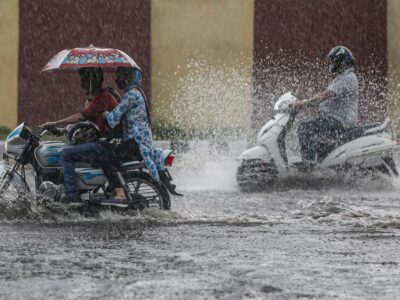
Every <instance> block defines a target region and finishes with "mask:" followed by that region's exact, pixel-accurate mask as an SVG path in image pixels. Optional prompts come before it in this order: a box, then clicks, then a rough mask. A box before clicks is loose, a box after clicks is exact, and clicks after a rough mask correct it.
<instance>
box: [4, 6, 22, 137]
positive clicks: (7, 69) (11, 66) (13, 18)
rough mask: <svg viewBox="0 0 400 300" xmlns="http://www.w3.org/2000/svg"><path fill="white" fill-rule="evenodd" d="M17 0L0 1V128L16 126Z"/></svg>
mask: <svg viewBox="0 0 400 300" xmlns="http://www.w3.org/2000/svg"><path fill="white" fill-rule="evenodd" d="M18 22H19V9H18V0H6V1H4V0H3V1H0V66H1V72H0V91H1V92H0V126H7V127H9V128H10V129H12V128H13V127H15V125H16V124H17V86H18V74H17V71H18V42H19V40H18V27H19V26H18V25H19V24H18Z"/></svg>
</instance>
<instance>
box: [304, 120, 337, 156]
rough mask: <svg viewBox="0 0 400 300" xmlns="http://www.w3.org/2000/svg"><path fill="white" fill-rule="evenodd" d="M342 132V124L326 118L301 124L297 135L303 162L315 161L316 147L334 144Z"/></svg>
mask: <svg viewBox="0 0 400 300" xmlns="http://www.w3.org/2000/svg"><path fill="white" fill-rule="evenodd" d="M343 130H344V128H343V125H342V123H340V122H339V121H338V120H336V119H334V118H331V117H327V116H321V117H318V118H316V119H313V120H308V121H304V122H302V123H301V124H300V126H299V130H298V134H299V142H300V148H301V154H302V157H303V161H315V160H316V159H317V153H318V152H319V151H318V147H319V146H320V145H321V144H323V145H324V146H325V147H329V146H330V145H333V144H335V143H336V141H337V137H338V134H339V133H340V132H341V131H343Z"/></svg>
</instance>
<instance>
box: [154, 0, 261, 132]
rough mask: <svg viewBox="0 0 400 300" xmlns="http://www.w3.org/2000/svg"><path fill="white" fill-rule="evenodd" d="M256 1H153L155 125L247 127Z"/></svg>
mask: <svg viewBox="0 0 400 300" xmlns="http://www.w3.org/2000/svg"><path fill="white" fill-rule="evenodd" d="M253 12H254V1H253V0H218V1H215V0H201V1H199V0H169V1H164V0H152V2H151V14H152V18H151V21H152V23H151V27H152V36H151V38H152V53H151V58H152V78H153V82H152V94H153V115H154V120H155V121H156V122H167V123H173V124H177V126H180V127H184V129H188V128H192V127H197V128H198V127H201V129H210V128H212V127H213V128H215V127H224V128H248V127H249V126H250V115H251V99H252V91H251V90H252V88H251V81H252V71H251V69H252V55H253V52H252V51H253V16H254V14H253Z"/></svg>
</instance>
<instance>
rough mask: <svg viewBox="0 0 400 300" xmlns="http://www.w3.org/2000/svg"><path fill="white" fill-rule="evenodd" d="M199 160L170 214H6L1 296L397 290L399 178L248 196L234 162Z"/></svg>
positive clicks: (182, 164) (382, 295)
mask: <svg viewBox="0 0 400 300" xmlns="http://www.w3.org/2000/svg"><path fill="white" fill-rule="evenodd" d="M199 151H200V150H199ZM196 157H198V155H196V153H194V154H193V153H192V154H191V155H188V156H183V157H181V158H180V160H179V161H178V162H177V166H176V167H175V168H172V172H173V173H174V174H175V178H176V182H177V184H178V186H179V187H180V190H181V191H183V192H184V193H185V197H182V198H180V197H174V198H173V199H172V203H173V208H172V211H170V212H162V211H144V212H142V213H140V214H137V215H134V216H124V215H121V214H117V213H113V212H103V213H101V215H100V216H98V217H96V218H84V217H81V216H79V215H73V214H68V215H64V214H58V215H57V217H49V215H48V214H44V213H43V212H42V211H40V210H38V211H36V212H34V214H33V215H34V217H33V218H32V217H31V216H30V217H27V216H24V215H21V216H19V217H16V218H13V219H9V218H8V219H6V218H2V219H1V221H0V287H1V288H0V298H1V299H113V298H114V299H396V298H398V295H400V284H399V283H400V272H399V271H398V270H399V263H400V252H399V251H398V249H399V245H400V231H399V228H400V201H399V199H400V196H399V190H398V189H397V186H400V184H398V183H396V182H391V183H390V184H388V183H387V182H384V181H380V180H378V181H376V180H375V181H371V182H362V183H360V184H359V185H352V186H347V187H346V189H343V188H342V186H341V185H333V186H330V187H329V186H328V187H325V186H324V187H320V186H318V184H316V186H313V187H312V188H302V187H299V186H296V185H294V186H287V187H286V188H285V189H283V190H282V191H275V192H272V191H268V192H267V191H263V192H259V193H246V194H244V193H241V192H240V191H238V190H237V187H236V185H235V178H234V171H235V169H236V165H235V164H234V163H232V160H231V159H230V158H226V159H223V158H220V159H218V160H215V159H209V160H204V156H203V157H202V158H201V159H200V158H199V161H200V160H201V161H202V163H199V162H198V161H196ZM188 162H191V166H192V167H191V168H188V165H189V164H188Z"/></svg>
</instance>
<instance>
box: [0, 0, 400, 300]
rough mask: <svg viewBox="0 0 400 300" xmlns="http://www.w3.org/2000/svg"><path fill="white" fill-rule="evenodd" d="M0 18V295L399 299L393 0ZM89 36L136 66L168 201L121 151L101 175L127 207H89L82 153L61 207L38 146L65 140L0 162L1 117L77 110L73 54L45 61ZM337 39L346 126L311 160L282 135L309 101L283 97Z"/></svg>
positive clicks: (80, 107)
mask: <svg viewBox="0 0 400 300" xmlns="http://www.w3.org/2000/svg"><path fill="white" fill-rule="evenodd" d="M6 12H9V13H8V14H6ZM0 15H2V16H3V20H5V21H1V20H0V63H2V64H3V65H4V66H5V67H4V70H5V71H4V74H3V75H2V76H0V87H2V89H3V90H4V95H5V96H1V98H0V105H1V106H2V107H3V108H2V112H0V154H1V155H2V158H3V160H0V176H1V177H0V299H397V298H398V297H399V296H398V295H399V294H400V284H399V283H400V275H399V272H398V269H399V264H400V254H399V251H397V250H398V249H397V248H398V245H399V239H400V231H399V229H400V202H399V192H400V178H399V176H398V168H397V166H398V164H399V163H400V156H399V153H400V151H399V150H400V144H399V140H398V137H399V136H400V135H399V131H398V128H399V126H398V113H397V112H398V109H399V108H398V101H397V99H398V97H399V91H400V89H399V78H400V77H399V76H398V72H399V71H400V68H399V62H398V61H399V56H398V54H399V52H400V49H399V46H398V37H397V34H398V30H397V29H398V28H399V26H400V25H399V24H400V23H399V21H398V20H400V18H399V16H400V5H399V4H398V3H397V1H395V0H386V1H384V0H382V1H380V0H379V1H368V3H366V2H365V1H363V0H354V1H351V2H349V1H345V0H310V1H298V0H268V1H261V0H221V1H212V0H185V1H183V0H168V1H167V0H143V1H142V0H140V1H139V0H135V1H133V0H114V1H108V0H89V1H84V0H76V1H73V0H61V1H57V0H37V1H28V0H20V1H17V0H5V1H4V2H3V3H0ZM4 41H8V44H6V43H5V42H4ZM2 42H4V43H2ZM89 45H92V46H93V47H98V48H113V49H119V50H122V51H123V52H124V53H126V54H127V55H128V56H129V57H131V58H132V59H133V60H134V63H135V64H137V66H139V68H140V70H141V72H142V74H143V81H142V86H141V87H142V88H143V92H144V94H145V95H146V98H147V101H148V104H149V108H150V117H151V128H152V134H153V140H154V145H155V147H156V148H157V149H161V150H163V151H165V152H164V154H163V155H164V157H168V155H170V154H169V152H168V151H167V150H169V149H171V150H173V153H172V155H173V156H174V159H173V162H172V166H169V165H168V166H166V168H167V170H168V171H169V173H170V175H171V177H172V179H173V180H172V182H171V183H172V184H173V185H175V186H176V190H175V191H176V192H178V193H182V194H183V196H177V195H174V194H173V192H174V191H172V192H171V190H169V189H168V188H167V187H166V184H165V183H164V182H163V181H161V185H160V186H164V188H163V189H162V188H160V186H159V185H157V184H155V181H154V179H152V177H151V175H149V171H148V170H147V169H146V168H147V166H146V164H145V163H144V162H142V163H141V164H140V162H139V165H135V164H133V165H132V164H131V165H129V164H128V165H125V167H122V168H125V169H124V171H123V172H122V173H119V174H122V175H121V176H122V177H123V178H124V179H125V180H127V181H128V183H127V184H126V186H127V188H128V190H129V193H130V195H131V196H130V197H132V198H131V199H130V198H129V199H128V200H129V201H130V202H129V203H130V204H129V206H128V207H127V208H121V207H109V206H102V205H99V204H100V202H101V201H103V200H104V198H105V197H106V196H107V192H104V193H103V192H102V193H98V192H97V189H96V188H99V189H100V191H102V190H101V188H102V187H101V186H100V185H102V183H99V184H98V183H93V182H94V181H92V180H96V178H98V177H96V176H97V175H98V174H100V175H101V176H100V179H101V178H105V176H103V173H102V171H101V169H100V167H99V166H98V165H96V164H92V165H83V167H82V166H76V168H77V172H78V175H77V176H78V177H79V178H80V179H79V180H80V182H81V183H79V187H80V189H81V192H82V194H81V199H82V202H84V205H83V206H80V207H78V208H71V207H69V206H68V205H67V204H66V203H64V202H65V201H64V200H63V198H62V197H63V195H65V190H64V187H63V181H62V179H60V178H61V177H60V176H61V175H60V174H61V173H60V172H61V171H60V166H59V161H58V160H57V161H56V162H52V161H50V160H44V159H43V157H42V156H43V155H45V153H47V152H49V153H50V154H49V155H50V156H51V155H56V156H57V155H58V156H59V155H60V151H61V150H62V149H63V147H65V143H71V140H68V138H67V137H65V136H64V135H61V136H54V135H49V134H48V133H47V132H46V133H43V135H40V134H38V139H39V140H40V143H39V140H38V142H37V144H35V142H34V141H33V142H32V145H35V149H36V148H37V150H35V149H33V150H32V155H31V156H30V158H29V159H30V163H28V164H26V166H23V163H22V164H21V165H20V166H19V167H18V169H17V170H16V172H15V173H13V174H14V175H11V176H10V175H9V174H10V173H9V172H10V170H13V169H12V168H13V166H15V164H16V160H15V158H16V157H15V156H14V155H15V151H17V152H18V151H20V150H18V147H19V146H21V145H23V146H26V145H27V144H28V143H27V142H26V140H23V144H21V140H20V139H21V137H22V136H23V133H21V130H20V131H13V132H14V133H15V132H16V133H15V134H14V136H13V133H11V134H10V135H9V133H10V132H11V131H12V130H14V128H18V127H17V126H18V125H19V124H21V123H22V122H25V124H28V125H29V128H30V129H29V130H30V131H28V132H29V134H32V135H34V134H35V133H41V131H40V130H39V131H35V130H37V129H38V126H39V125H40V124H43V123H44V122H48V121H56V120H60V119H62V118H65V117H67V116H70V115H72V114H75V113H80V112H82V111H84V109H85V108H84V107H85V100H86V98H87V96H85V90H84V89H82V87H81V84H80V77H79V75H78V68H75V67H74V68H72V67H71V68H70V69H68V70H67V71H65V70H61V67H60V66H58V67H57V68H56V69H55V70H53V71H51V72H48V71H43V68H44V67H45V66H46V64H47V63H48V62H49V61H50V59H51V58H52V57H53V56H54V55H56V54H57V53H59V52H60V51H62V50H65V49H73V48H85V49H87V48H89ZM338 45H343V46H346V47H348V48H349V49H351V51H352V53H353V55H354V58H355V60H354V61H355V74H356V76H357V79H358V86H359V101H358V123H357V126H359V127H357V128H363V129H362V130H361V129H359V130H358V131H357V130H354V135H352V139H349V140H346V141H345V142H343V143H342V144H340V145H337V146H335V147H336V148H335V149H332V150H331V152H329V153H325V154H324V155H326V157H328V159H327V160H325V161H324V158H321V159H320V160H319V161H318V162H317V165H316V166H312V167H309V166H308V165H305V164H303V163H302V161H301V160H302V153H301V146H300V142H299V134H298V131H299V127H300V126H301V122H303V121H304V120H307V119H310V118H313V117H314V116H315V114H316V113H317V110H315V109H314V110H313V109H305V110H302V111H299V112H298V113H297V112H296V114H294V110H292V106H291V104H292V103H294V102H291V101H297V100H304V99H309V98H311V97H312V96H313V95H315V94H317V93H318V92H321V91H323V90H324V89H325V88H326V87H327V86H328V85H329V84H330V83H331V82H332V80H333V79H334V76H333V75H332V73H331V72H330V71H329V63H330V61H329V59H328V58H327V54H328V53H329V51H330V50H331V49H332V48H333V47H335V46H338ZM5 62H9V64H7V65H6V64H5ZM135 67H136V66H135ZM115 74H116V67H110V66H108V68H107V67H104V84H103V86H104V87H112V88H114V89H115V90H116V91H118V92H119V93H120V94H121V96H122V95H123V94H124V91H123V90H121V89H118V87H117V85H116V82H115ZM11 80H13V82H14V81H15V82H16V84H15V85H12V84H9V82H10V81H11ZM288 92H290V93H291V94H290V95H289V94H286V93H288ZM285 94H286V96H284V95H285ZM293 97H295V98H293ZM5 98H7V99H6V100H3V99H5ZM279 99H280V103H281V104H280V105H275V104H276V103H277V101H278V100H279ZM293 99H295V100H293ZM6 103H7V105H6ZM10 103H11V104H10ZM286 104H287V107H286V106H285V105H286ZM12 105H14V106H15V107H14V106H12ZM14 108H15V109H14ZM293 116H295V117H293ZM286 117H287V119H285V118H286ZM292 117H293V118H292ZM106 119H107V117H106ZM386 120H387V121H388V123H387V124H386V123H385V121H386ZM279 122H282V123H279ZM266 124H267V125H266ZM268 124H270V125H268ZM371 124H372V125H371ZM268 126H269V127H268ZM362 126H366V127H362ZM381 127H382V128H381ZM21 128H26V127H25V126H22V127H21ZM265 128H267V129H265ZM368 130H371V131H370V132H369V133H368V132H367V131H368ZM22 131H23V130H22ZM366 132H367V133H366ZM50 133H51V131H50ZM355 135H357V136H356V137H354V136H355ZM7 136H8V138H7ZM354 140H356V142H354ZM46 143H47V144H46ZM349 144H350V145H351V146H348V145H349ZM346 145H347V146H348V147H347V148H346ZM58 147H60V148H58ZM274 147H276V149H280V150H279V151H277V152H274V151H273V149H275V148H274ZM340 147H342V148H340ZM263 149H264V150H263ZM265 149H267V150H265ZM282 149H283V150H282ZM336 150H337V151H336ZM46 151H47V152H46ZM335 151H336V152H335ZM18 153H19V154H20V155H22V154H21V153H22V152H18ZM33 153H34V154H33ZM54 153H55V154H54ZM330 153H331V154H332V153H333V154H332V155H331V156H329V155H330ZM3 154H4V156H3ZM251 155H253V156H251ZM257 155H259V157H258V156H257ZM58 156H57V157H58ZM20 157H22V156H20ZM51 157H53V156H51ZM47 158H48V157H47V156H46V159H47ZM267 158H268V159H267ZM33 160H35V161H36V162H35V163H31V162H33ZM135 163H137V162H136V161H135ZM137 166H139V167H137ZM246 168H247V169H246ZM46 169H54V170H56V169H57V170H58V171H57V172H58V173H57V172H56V171H54V174H56V175H51V174H53V173H51V174H50V173H46V172H47V171H46ZM120 170H121V169H120ZM96 172H97V173H96ZM130 172H132V174H137V173H140V174H141V175H140V176H139V177H134V176H133V175H132V176H133V177H132V176H131V177H129V176H128V175H129V174H130ZM253 172H254V173H253ZM21 174H22V175H21ZM23 174H26V178H25V177H24V176H23ZM38 174H42V175H43V174H45V175H43V176H42V175H41V176H42V177H40V176H38ZM49 174H50V175H49ZM127 174H128V175H127ZM143 174H144V175H143ZM45 176H47V177H45ZM52 176H53V177H52ZM43 178H46V179H45V180H44V179H43ZM132 178H134V179H132ZM8 179H10V183H9V184H8V181H7V180H8ZM104 180H105V184H106V182H107V181H106V180H107V179H104ZM130 180H131V181H130ZM135 180H136V181H135ZM4 182H7V184H4ZM24 182H26V186H27V187H28V188H23V189H21V186H22V187H25V185H24V184H21V183H24ZM82 182H83V185H82ZM88 182H90V183H91V184H93V185H91V187H90V188H88V187H87V185H88ZM132 186H133V189H132ZM1 187H6V188H5V191H4V192H3V191H2V189H1ZM133 190H134V191H133ZM53 192H54V194H53ZM111 193H112V192H111ZM129 193H128V194H129ZM165 193H166V194H167V196H165ZM125 194H126V191H125ZM50 195H51V197H50ZM54 195H56V196H54ZM165 199H169V200H170V209H169V207H168V205H167V204H168V201H166V200H165ZM99 201H100V202H99ZM165 201H166V202H165ZM132 203H133V204H132Z"/></svg>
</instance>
